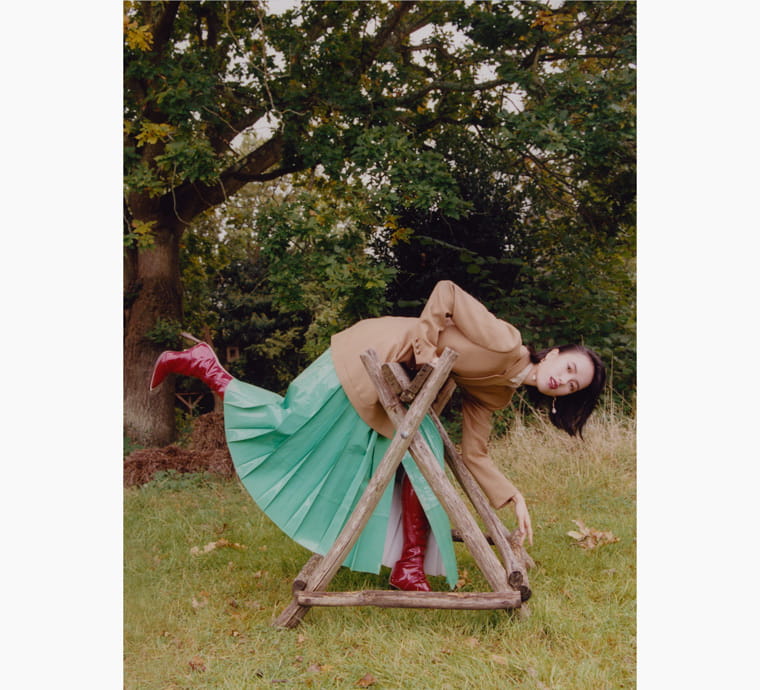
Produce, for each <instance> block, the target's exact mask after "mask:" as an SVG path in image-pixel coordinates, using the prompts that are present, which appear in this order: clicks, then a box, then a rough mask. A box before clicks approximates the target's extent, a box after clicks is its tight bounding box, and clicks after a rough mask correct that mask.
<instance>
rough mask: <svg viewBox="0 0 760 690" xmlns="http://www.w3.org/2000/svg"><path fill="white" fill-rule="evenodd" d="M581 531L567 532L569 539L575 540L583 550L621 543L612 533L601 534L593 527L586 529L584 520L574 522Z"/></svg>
mask: <svg viewBox="0 0 760 690" xmlns="http://www.w3.org/2000/svg"><path fill="white" fill-rule="evenodd" d="M573 522H574V523H575V524H576V525H577V526H578V529H579V530H580V531H575V530H571V531H569V532H567V536H568V537H572V538H573V539H575V542H576V544H577V545H578V546H580V547H581V548H582V549H595V548H596V547H597V546H603V545H604V544H614V543H615V542H618V541H620V539H619V538H618V537H616V536H615V535H614V534H613V533H612V532H601V531H599V530H596V529H592V528H591V527H586V525H585V524H584V523H583V520H573Z"/></svg>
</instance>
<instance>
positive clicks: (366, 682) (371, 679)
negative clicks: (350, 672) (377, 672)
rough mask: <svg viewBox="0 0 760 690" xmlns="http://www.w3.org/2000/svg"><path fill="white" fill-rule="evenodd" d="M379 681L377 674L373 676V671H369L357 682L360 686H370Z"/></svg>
mask: <svg viewBox="0 0 760 690" xmlns="http://www.w3.org/2000/svg"><path fill="white" fill-rule="evenodd" d="M376 682H377V679H376V678H375V676H373V675H372V674H371V673H367V674H366V675H364V676H363V677H361V678H360V679H359V680H358V682H357V683H356V684H357V685H358V686H359V687H360V688H368V687H369V686H370V685H374V684H375V683H376Z"/></svg>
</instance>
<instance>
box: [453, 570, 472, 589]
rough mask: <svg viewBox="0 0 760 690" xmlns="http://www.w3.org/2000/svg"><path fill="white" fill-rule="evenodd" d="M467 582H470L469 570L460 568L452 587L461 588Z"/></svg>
mask: <svg viewBox="0 0 760 690" xmlns="http://www.w3.org/2000/svg"><path fill="white" fill-rule="evenodd" d="M468 584H470V571H469V570H462V572H461V574H460V576H459V579H458V580H457V584H456V587H454V589H462V587H465V586H467V585H468Z"/></svg>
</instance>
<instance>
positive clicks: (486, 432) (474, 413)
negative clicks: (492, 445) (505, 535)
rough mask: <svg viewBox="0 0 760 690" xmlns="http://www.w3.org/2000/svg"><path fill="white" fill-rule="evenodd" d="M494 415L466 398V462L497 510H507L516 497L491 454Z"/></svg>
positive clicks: (465, 395) (463, 433) (463, 401)
mask: <svg viewBox="0 0 760 690" xmlns="http://www.w3.org/2000/svg"><path fill="white" fill-rule="evenodd" d="M490 434H491V411H490V410H489V409H488V408H487V407H485V405H483V404H482V403H481V402H479V401H478V400H476V399H475V398H473V397H472V396H470V395H467V394H464V395H463V396H462V459H463V460H464V464H465V465H467V468H468V469H469V470H470V472H472V474H473V476H474V477H475V479H476V480H477V482H478V484H480V487H481V488H482V489H483V492H484V493H485V494H486V496H487V497H488V500H489V501H490V502H491V505H492V506H493V507H494V508H503V507H504V505H505V504H506V503H507V501H509V500H510V499H511V498H512V497H513V496H514V495H515V494H516V493H517V487H516V486H515V485H514V484H512V482H510V481H509V480H508V479H507V478H506V477H505V476H504V475H503V474H502V473H501V472H500V471H499V469H498V468H497V467H496V465H495V464H494V462H493V460H492V459H491V457H490V455H489V454H488V438H489V436H490Z"/></svg>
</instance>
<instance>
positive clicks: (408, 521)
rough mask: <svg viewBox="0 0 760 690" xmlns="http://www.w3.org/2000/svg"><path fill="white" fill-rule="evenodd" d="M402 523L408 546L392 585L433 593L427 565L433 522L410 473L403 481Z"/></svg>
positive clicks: (393, 573) (407, 589)
mask: <svg viewBox="0 0 760 690" xmlns="http://www.w3.org/2000/svg"><path fill="white" fill-rule="evenodd" d="M401 526H402V528H403V530H404V547H403V549H402V550H401V558H399V559H398V561H396V565H394V566H393V570H392V571H391V577H390V580H389V582H390V584H391V587H395V588H396V589H403V590H405V591H409V592H429V591H430V585H429V584H428V581H427V578H426V577H425V569H424V567H423V564H424V562H425V547H426V546H427V539H428V535H429V534H430V523H429V522H428V519H427V517H426V516H425V510H424V509H423V507H422V505H421V504H420V499H419V498H417V494H415V493H414V489H413V488H412V482H410V481H409V477H408V476H407V475H406V474H404V479H403V481H402V482H401Z"/></svg>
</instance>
